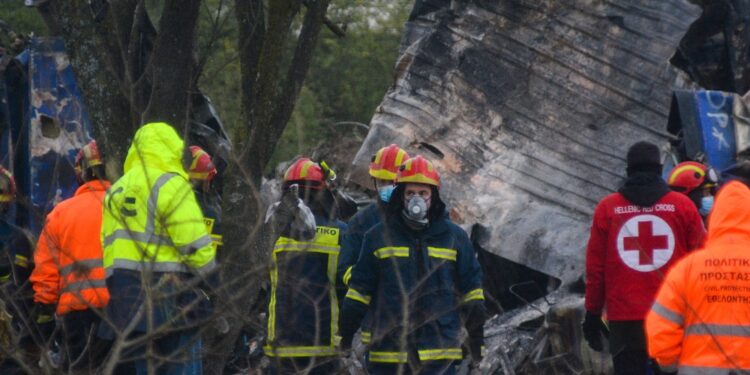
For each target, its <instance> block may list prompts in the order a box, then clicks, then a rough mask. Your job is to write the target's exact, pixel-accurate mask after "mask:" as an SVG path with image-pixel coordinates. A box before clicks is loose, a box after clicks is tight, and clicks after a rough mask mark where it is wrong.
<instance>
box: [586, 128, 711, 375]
mask: <svg viewBox="0 0 750 375" xmlns="http://www.w3.org/2000/svg"><path fill="white" fill-rule="evenodd" d="M626 160H627V168H626V172H627V177H626V179H625V182H624V183H623V185H622V186H621V187H620V188H619V189H618V191H617V192H615V193H612V194H609V195H607V196H606V197H604V199H602V200H601V201H600V202H599V204H598V205H597V207H596V209H595V210H594V216H593V221H592V225H591V234H590V237H589V242H588V246H587V248H586V297H585V308H586V317H585V319H584V321H583V327H582V328H583V335H584V338H585V339H586V341H587V342H588V344H589V346H590V347H591V349H593V350H595V351H602V350H603V349H604V345H603V342H602V336H608V337H609V352H610V353H611V354H612V361H613V364H614V370H615V374H616V375H621V374H645V373H647V371H648V367H649V358H648V352H647V350H646V338H645V335H644V329H643V321H644V319H645V317H646V314H647V313H648V311H649V309H650V308H651V305H652V304H653V302H654V297H655V295H656V292H657V291H658V289H659V285H661V282H662V280H663V279H664V277H665V275H666V273H667V271H668V270H669V269H670V267H671V266H672V265H673V264H675V263H676V262H677V261H678V260H679V259H680V258H682V257H683V256H685V255H686V254H688V253H689V252H690V251H692V250H694V249H696V248H698V247H699V246H700V245H701V244H702V242H703V237H704V236H705V232H706V231H705V229H704V227H703V221H702V220H701V216H700V215H699V214H698V210H697V209H696V207H695V205H694V204H693V202H692V201H691V200H690V198H688V197H687V196H685V195H684V194H680V193H677V192H674V191H671V190H670V189H669V187H668V186H667V183H666V182H665V181H664V180H662V178H661V171H662V165H661V155H660V151H659V148H658V147H657V146H656V145H654V144H653V143H649V142H638V143H636V144H634V145H632V146H631V147H630V148H629V149H628V153H627V157H626ZM605 310H606V314H607V317H606V318H607V320H608V322H609V324H608V327H607V324H605V323H604V321H603V320H602V313H603V312H604V311H605ZM657 371H658V370H657Z"/></svg>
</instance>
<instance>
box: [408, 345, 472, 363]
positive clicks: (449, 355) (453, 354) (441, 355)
mask: <svg viewBox="0 0 750 375" xmlns="http://www.w3.org/2000/svg"><path fill="white" fill-rule="evenodd" d="M417 353H418V354H419V360H420V361H438V360H441V359H463V358H464V355H463V352H462V351H461V348H445V349H426V350H418V351H417Z"/></svg>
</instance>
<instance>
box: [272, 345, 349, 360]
mask: <svg viewBox="0 0 750 375" xmlns="http://www.w3.org/2000/svg"><path fill="white" fill-rule="evenodd" d="M263 352H264V353H265V354H266V355H267V356H269V357H282V358H289V357H327V356H332V355H336V354H337V353H336V347H334V346H282V347H278V348H277V347H272V346H264V347H263Z"/></svg>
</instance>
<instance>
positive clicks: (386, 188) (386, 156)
mask: <svg viewBox="0 0 750 375" xmlns="http://www.w3.org/2000/svg"><path fill="white" fill-rule="evenodd" d="M407 159H409V155H408V154H407V153H406V151H404V150H402V149H401V148H400V147H398V146H397V145H396V144H392V145H390V146H386V147H383V148H381V149H380V150H378V152H376V153H375V155H373V156H372V161H371V163H370V168H369V173H370V176H372V178H373V181H374V183H375V188H376V189H377V190H378V195H379V196H380V199H381V200H382V201H383V202H388V201H389V200H390V198H391V194H392V193H393V189H394V187H395V186H394V184H393V181H394V180H395V179H396V174H397V173H398V168H399V167H400V166H401V164H402V163H403V162H404V161H405V160H407Z"/></svg>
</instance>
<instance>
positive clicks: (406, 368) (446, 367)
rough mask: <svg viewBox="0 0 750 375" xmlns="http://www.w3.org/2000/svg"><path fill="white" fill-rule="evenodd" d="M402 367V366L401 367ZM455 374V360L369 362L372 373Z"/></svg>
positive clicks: (369, 370)
mask: <svg viewBox="0 0 750 375" xmlns="http://www.w3.org/2000/svg"><path fill="white" fill-rule="evenodd" d="M399 367H401V368H399ZM399 370H400V371H401V374H404V375H407V374H410V375H455V374H456V363H455V362H453V361H430V362H429V363H427V362H423V363H421V364H414V365H409V364H406V363H404V364H394V363H373V362H368V363H367V371H368V373H369V374H370V375H394V374H398V373H399Z"/></svg>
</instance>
